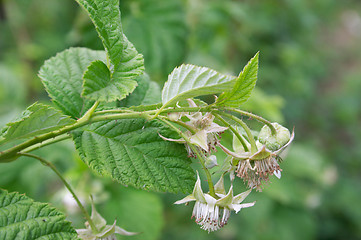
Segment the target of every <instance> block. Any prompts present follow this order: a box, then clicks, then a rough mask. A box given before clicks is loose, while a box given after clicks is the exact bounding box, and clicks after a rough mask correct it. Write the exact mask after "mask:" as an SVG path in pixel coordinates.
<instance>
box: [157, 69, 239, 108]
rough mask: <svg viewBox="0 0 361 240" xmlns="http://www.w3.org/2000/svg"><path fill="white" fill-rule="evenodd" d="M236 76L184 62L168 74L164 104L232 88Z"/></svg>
mask: <svg viewBox="0 0 361 240" xmlns="http://www.w3.org/2000/svg"><path fill="white" fill-rule="evenodd" d="M235 79H236V78H235V77H233V76H228V75H223V74H220V73H218V72H216V71H214V70H212V69H209V68H206V67H198V66H194V65H191V64H183V65H181V66H180V67H177V68H175V69H174V70H173V72H172V73H171V74H170V75H169V76H168V81H167V82H166V83H165V84H164V87H163V91H162V103H163V106H164V107H165V106H169V105H172V104H174V103H176V102H177V101H180V100H183V99H186V98H192V97H197V96H202V95H208V94H216V93H220V92H224V91H227V90H229V89H232V87H233V86H234V84H235Z"/></svg>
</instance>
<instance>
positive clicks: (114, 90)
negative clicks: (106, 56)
mask: <svg viewBox="0 0 361 240" xmlns="http://www.w3.org/2000/svg"><path fill="white" fill-rule="evenodd" d="M83 79H84V89H83V92H82V95H83V96H86V97H88V98H90V99H94V100H98V101H106V102H111V101H114V100H116V99H121V98H124V97H125V96H127V95H128V93H130V92H132V91H133V90H134V88H135V86H136V82H135V81H133V80H130V79H124V80H123V81H112V79H111V73H110V71H109V69H108V67H107V66H106V65H105V64H104V63H103V62H102V61H94V62H92V63H91V64H90V66H89V67H88V69H87V71H86V72H85V74H84V77H83Z"/></svg>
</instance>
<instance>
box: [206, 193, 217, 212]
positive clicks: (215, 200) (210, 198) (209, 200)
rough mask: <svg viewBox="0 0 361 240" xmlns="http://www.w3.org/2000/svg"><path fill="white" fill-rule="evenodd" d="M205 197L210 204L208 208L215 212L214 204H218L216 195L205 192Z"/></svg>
mask: <svg viewBox="0 0 361 240" xmlns="http://www.w3.org/2000/svg"><path fill="white" fill-rule="evenodd" d="M204 198H205V199H206V202H207V205H208V210H209V211H210V212H213V210H214V205H216V202H217V199H215V198H214V197H212V196H211V195H209V194H207V193H206V194H204Z"/></svg>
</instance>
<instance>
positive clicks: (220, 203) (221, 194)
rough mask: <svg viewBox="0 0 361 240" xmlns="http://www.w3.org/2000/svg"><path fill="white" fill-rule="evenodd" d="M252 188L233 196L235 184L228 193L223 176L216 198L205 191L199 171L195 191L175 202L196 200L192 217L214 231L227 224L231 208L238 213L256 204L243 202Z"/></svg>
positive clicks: (202, 225)
mask: <svg viewBox="0 0 361 240" xmlns="http://www.w3.org/2000/svg"><path fill="white" fill-rule="evenodd" d="M251 190H252V189H250V190H248V191H246V192H243V193H241V194H238V195H237V196H233V186H231V188H230V189H229V191H228V193H227V194H226V192H225V190H224V183H223V176H222V177H221V179H220V180H219V181H218V183H217V184H216V185H215V192H216V195H217V198H218V199H216V198H214V197H212V196H211V195H209V194H207V193H206V194H204V193H203V191H202V187H201V180H200V178H199V175H198V173H197V182H196V184H195V186H194V189H193V193H192V194H190V195H188V196H186V197H185V198H183V199H182V200H179V201H177V202H175V204H182V203H188V202H191V201H195V204H194V208H193V213H192V218H193V217H195V221H196V223H197V224H199V225H201V228H202V229H204V230H206V231H208V232H212V231H216V230H218V229H220V228H222V227H223V226H224V225H226V224H227V222H228V219H229V217H230V215H231V210H234V211H235V212H236V213H238V212H239V211H240V210H241V209H242V208H246V207H252V206H253V205H254V204H255V202H253V203H243V204H241V202H242V201H243V200H244V199H245V198H246V197H247V196H248V194H249V193H250V192H251Z"/></svg>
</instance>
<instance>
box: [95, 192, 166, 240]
mask: <svg viewBox="0 0 361 240" xmlns="http://www.w3.org/2000/svg"><path fill="white" fill-rule="evenodd" d="M101 212H102V213H104V215H105V216H106V217H107V220H108V221H109V222H111V221H114V219H117V225H118V226H120V227H122V228H124V229H126V230H128V231H133V232H140V234H138V235H134V236H132V237H131V239H132V240H158V239H160V237H161V233H162V227H163V225H164V217H163V207H162V200H161V199H160V197H159V196H158V195H157V194H155V193H152V192H146V191H141V190H136V189H133V188H130V187H128V188H125V187H119V185H118V186H116V187H114V188H113V189H112V191H111V197H110V199H109V201H108V202H107V203H106V204H104V209H102V211H101Z"/></svg>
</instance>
